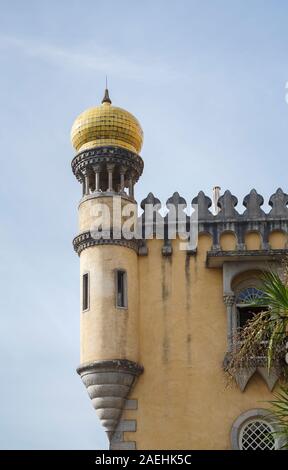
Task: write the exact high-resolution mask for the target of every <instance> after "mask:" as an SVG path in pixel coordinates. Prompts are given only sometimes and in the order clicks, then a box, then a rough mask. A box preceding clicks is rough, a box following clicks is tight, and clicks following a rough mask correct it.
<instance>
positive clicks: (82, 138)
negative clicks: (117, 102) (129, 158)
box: [71, 89, 143, 154]
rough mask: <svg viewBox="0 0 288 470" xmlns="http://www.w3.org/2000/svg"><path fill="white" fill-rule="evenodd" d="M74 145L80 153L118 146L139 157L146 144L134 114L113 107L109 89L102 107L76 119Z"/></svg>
mask: <svg viewBox="0 0 288 470" xmlns="http://www.w3.org/2000/svg"><path fill="white" fill-rule="evenodd" d="M71 142H72V145H73V147H74V148H75V149H76V151H77V152H80V151H82V150H87V149H90V148H94V147H103V146H106V145H113V146H114V145H116V146H118V147H123V148H125V149H127V150H130V151H131V152H134V153H137V154H138V153H140V150H141V147H142V143H143V131H142V129H141V126H140V124H139V122H138V121H137V119H136V118H135V117H134V116H133V115H132V114H131V113H129V112H128V111H126V110H125V109H122V108H117V107H116V106H111V100H110V98H109V94H108V90H107V89H106V90H105V96H104V98H103V100H102V104H101V105H100V106H95V107H93V108H89V109H87V110H86V111H84V112H83V113H81V114H80V115H79V116H78V117H77V118H76V120H75V122H74V124H73V126H72V129H71Z"/></svg>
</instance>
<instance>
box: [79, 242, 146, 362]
mask: <svg viewBox="0 0 288 470" xmlns="http://www.w3.org/2000/svg"><path fill="white" fill-rule="evenodd" d="M116 268H118V269H119V268H121V269H124V270H126V271H127V273H128V308H127V309H125V308H116V297H115V269H116ZM137 268H138V266H137V254H136V253H135V251H133V250H131V249H127V248H125V247H121V246H114V245H112V246H111V245H109V246H101V245H100V246H95V247H91V248H87V249H86V250H84V251H83V252H82V253H81V256H80V279H81V283H82V275H83V274H84V273H86V272H88V273H89V278H90V305H89V309H88V310H86V311H85V312H82V311H81V314H80V335H81V341H80V343H81V349H80V362H81V364H83V363H85V362H92V361H96V360H102V359H130V360H132V361H136V362H138V360H139V355H138V292H139V288H138V271H137ZM81 287H82V286H80V291H81V296H80V298H81V305H80V308H81V306H82V288H81Z"/></svg>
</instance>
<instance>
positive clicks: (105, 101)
mask: <svg viewBox="0 0 288 470" xmlns="http://www.w3.org/2000/svg"><path fill="white" fill-rule="evenodd" d="M102 103H109V104H111V103H112V101H111V100H110V96H109V91H108V84H107V75H106V88H105V94H104V98H103V100H102Z"/></svg>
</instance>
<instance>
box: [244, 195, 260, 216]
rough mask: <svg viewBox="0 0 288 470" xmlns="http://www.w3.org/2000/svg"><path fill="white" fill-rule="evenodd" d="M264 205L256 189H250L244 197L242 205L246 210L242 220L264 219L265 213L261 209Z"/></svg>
mask: <svg viewBox="0 0 288 470" xmlns="http://www.w3.org/2000/svg"><path fill="white" fill-rule="evenodd" d="M263 203H264V199H263V197H262V196H261V195H260V194H258V193H257V191H256V189H252V190H251V191H250V193H249V194H247V196H245V197H244V200H243V205H244V206H245V207H246V208H247V209H246V211H245V212H244V213H243V218H244V217H245V218H247V219H261V218H263V217H264V218H265V212H264V211H263V210H262V209H261V207H260V206H262V205H263Z"/></svg>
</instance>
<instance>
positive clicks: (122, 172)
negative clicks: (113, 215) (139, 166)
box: [120, 166, 126, 194]
mask: <svg viewBox="0 0 288 470" xmlns="http://www.w3.org/2000/svg"><path fill="white" fill-rule="evenodd" d="M125 173H126V168H125V167H124V166H121V167H120V193H122V194H123V193H124V192H125Z"/></svg>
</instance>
